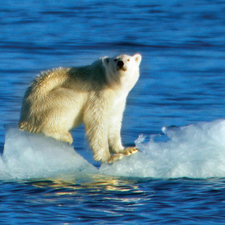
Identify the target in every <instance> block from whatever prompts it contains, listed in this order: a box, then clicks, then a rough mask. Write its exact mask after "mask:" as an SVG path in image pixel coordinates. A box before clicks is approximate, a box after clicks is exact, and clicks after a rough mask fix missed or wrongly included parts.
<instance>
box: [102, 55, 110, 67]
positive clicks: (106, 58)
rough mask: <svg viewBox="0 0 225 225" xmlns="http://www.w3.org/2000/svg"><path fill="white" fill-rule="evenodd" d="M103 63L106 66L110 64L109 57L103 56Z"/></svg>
mask: <svg viewBox="0 0 225 225" xmlns="http://www.w3.org/2000/svg"><path fill="white" fill-rule="evenodd" d="M102 63H103V65H104V66H107V65H108V64H109V57H108V56H105V57H103V58H102Z"/></svg>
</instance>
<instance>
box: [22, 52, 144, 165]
mask: <svg viewBox="0 0 225 225" xmlns="http://www.w3.org/2000/svg"><path fill="white" fill-rule="evenodd" d="M141 59H142V57H141V55H140V54H135V55H133V56H129V55H119V56H116V57H114V58H109V57H103V58H100V59H99V60H97V61H95V62H94V63H93V64H91V65H88V66H82V67H71V68H61V67H60V68H58V69H53V70H50V71H46V72H43V73H41V75H40V76H38V77H37V78H36V79H35V80H34V81H33V82H32V83H31V85H30V87H29V88H28V89H27V91H26V93H25V96H24V99H23V104H22V108H21V113H20V121H19V124H18V127H19V129H20V130H23V131H27V132H34V133H43V134H45V135H46V136H50V137H53V138H55V139H57V140H60V141H64V142H68V143H69V144H71V143H72V142H73V139H72V136H71V134H70V133H69V131H70V130H71V129H73V128H75V127H77V126H79V125H80V124H82V123H84V125H85V130H86V136H87V138H88V140H89V144H90V147H91V148H92V150H93V153H94V159H95V160H96V161H101V162H108V163H111V162H113V161H115V160H119V159H121V158H122V157H123V156H124V155H130V154H133V153H135V152H137V151H138V150H137V149H136V148H135V147H130V148H124V146H123V145H122V141H121V134H120V131H121V123H122V118H123V112H124V109H125V105H126V98H127V95H128V93H129V92H130V90H131V89H132V88H133V86H134V85H135V83H136V82H137V80H138V78H139V65H140V63H141ZM111 153H112V155H111Z"/></svg>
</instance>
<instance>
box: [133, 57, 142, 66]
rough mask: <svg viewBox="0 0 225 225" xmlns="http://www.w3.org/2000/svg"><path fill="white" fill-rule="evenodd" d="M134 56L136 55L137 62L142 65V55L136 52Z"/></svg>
mask: <svg viewBox="0 0 225 225" xmlns="http://www.w3.org/2000/svg"><path fill="white" fill-rule="evenodd" d="M133 57H134V60H135V61H136V62H137V64H138V65H140V63H141V59H142V57H141V55H140V54H135V55H133Z"/></svg>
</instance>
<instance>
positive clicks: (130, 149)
mask: <svg viewBox="0 0 225 225" xmlns="http://www.w3.org/2000/svg"><path fill="white" fill-rule="evenodd" d="M137 152H139V150H138V149H137V148H136V147H128V148H125V149H124V150H123V151H122V152H120V153H116V154H114V155H111V157H110V158H109V159H108V161H107V163H113V162H114V161H117V160H120V159H122V158H123V156H129V155H132V154H134V153H137Z"/></svg>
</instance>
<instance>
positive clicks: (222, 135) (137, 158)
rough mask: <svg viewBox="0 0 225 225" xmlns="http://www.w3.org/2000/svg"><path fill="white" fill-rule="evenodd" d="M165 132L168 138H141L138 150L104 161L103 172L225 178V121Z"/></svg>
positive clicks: (131, 174)
mask: <svg viewBox="0 0 225 225" xmlns="http://www.w3.org/2000/svg"><path fill="white" fill-rule="evenodd" d="M162 131H163V133H164V134H165V135H166V136H167V137H168V138H170V140H169V141H166V142H157V141H154V139H152V138H151V140H150V141H149V143H147V144H144V143H142V142H141V141H143V137H140V138H139V139H138V141H137V142H136V146H137V148H138V149H139V150H140V152H139V153H137V154H135V155H132V156H129V157H124V158H123V159H122V160H121V161H117V162H115V163H113V164H111V165H109V164H103V165H102V166H101V167H100V173H102V174H107V175H116V176H130V177H133V176H135V177H153V178H178V177H190V178H207V177H225V120H216V121H213V122H201V123H197V124H191V125H189V126H184V127H163V128H162ZM140 140H141V141H140Z"/></svg>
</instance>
